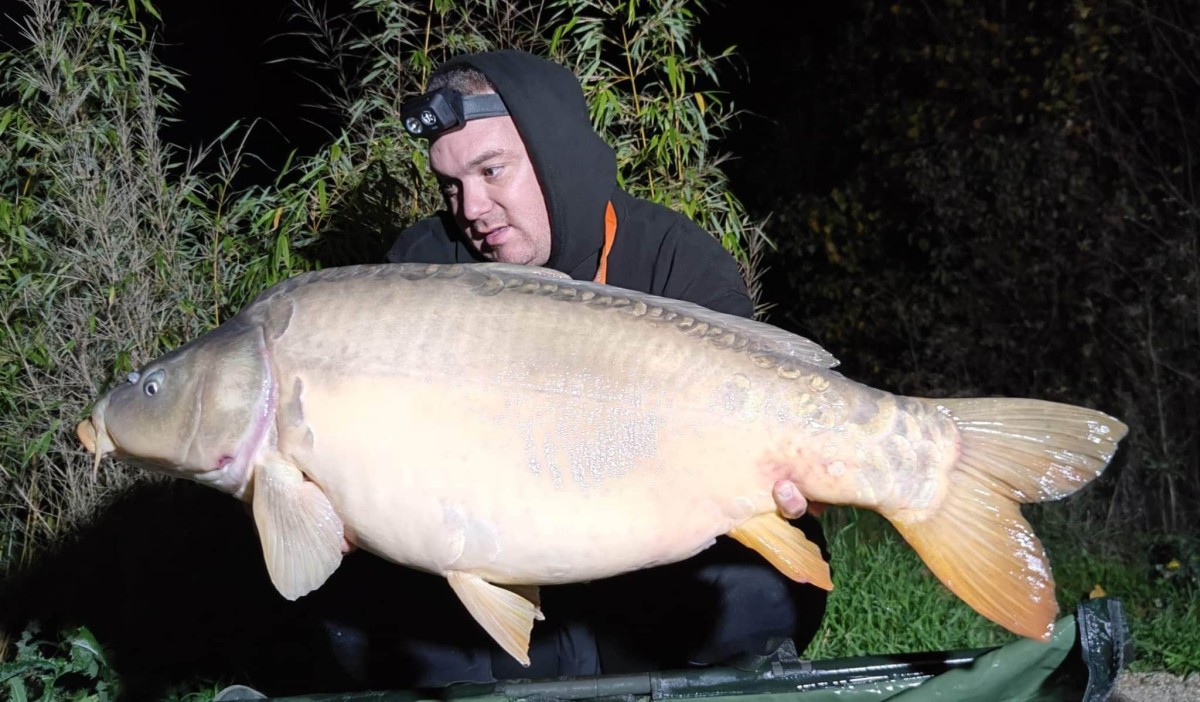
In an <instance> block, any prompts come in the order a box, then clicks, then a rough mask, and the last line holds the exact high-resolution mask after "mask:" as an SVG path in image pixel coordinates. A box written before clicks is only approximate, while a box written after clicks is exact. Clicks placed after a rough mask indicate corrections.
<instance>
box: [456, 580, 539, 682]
mask: <svg viewBox="0 0 1200 702" xmlns="http://www.w3.org/2000/svg"><path fill="white" fill-rule="evenodd" d="M446 580H448V581H449V582H450V587H451V589H453V590H454V594H456V595H458V599H460V600H462V603H463V606H465V607H466V608H467V611H468V612H470V613H471V616H472V617H474V618H475V621H477V622H479V625H480V626H482V627H483V629H484V631H486V632H487V633H488V634H489V635H490V636H491V637H492V638H493V639H495V640H496V643H498V644H500V647H501V648H503V649H504V650H505V651H507V652H508V654H509V655H510V656H512V657H513V658H515V659H517V661H518V662H519V663H520V664H521V665H523V666H525V667H529V635H530V632H532V631H533V620H534V619H540V618H541V617H540V614H541V612H540V611H539V610H538V608H537V607H536V606H535V605H534V604H533V602H531V601H530V600H528V599H526V598H525V597H522V596H521V595H518V594H517V593H516V592H513V591H512V590H510V589H507V588H504V587H500V586H498V585H493V584H491V583H489V582H488V581H486V580H484V579H483V578H481V577H479V576H478V575H472V574H470V573H462V572H458V571H451V572H449V573H447V574H446Z"/></svg>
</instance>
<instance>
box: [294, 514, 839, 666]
mask: <svg viewBox="0 0 1200 702" xmlns="http://www.w3.org/2000/svg"><path fill="white" fill-rule="evenodd" d="M793 524H794V525H795V526H798V527H800V528H801V529H802V530H804V531H805V533H806V534H807V535H808V537H809V539H810V540H812V541H813V542H814V543H816V544H817V545H818V546H820V547H821V550H822V552H824V553H825V555H826V558H828V552H827V548H826V543H825V539H824V537H823V535H822V533H821V529H820V525H819V523H818V522H817V521H816V520H815V519H814V518H812V517H810V516H807V515H806V516H804V517H801V518H800V519H799V520H795V521H793ZM826 594H827V593H826V592H825V591H824V590H821V589H819V588H817V587H815V586H812V585H800V584H796V583H794V582H792V581H791V580H788V579H787V578H786V577H784V576H783V575H782V574H780V573H779V572H778V571H776V570H775V569H774V567H772V566H771V565H770V564H768V563H767V562H766V561H765V560H764V559H763V558H762V557H761V556H759V555H758V554H757V553H755V552H753V551H751V550H749V549H747V548H746V547H744V546H742V545H741V544H738V543H737V542H735V541H733V540H732V539H728V538H719V539H718V540H717V543H716V544H714V545H713V546H711V547H710V548H708V549H706V550H705V551H703V552H701V553H699V554H697V555H696V556H694V557H693V558H691V559H688V560H687V561H684V562H681V563H675V564H671V565H666V566H660V567H657V568H652V569H649V570H644V571H637V572H633V573H628V574H625V575H621V576H617V577H613V578H607V579H604V580H599V581H594V582H591V583H579V584H572V585H558V586H554V587H546V588H543V589H542V611H543V612H544V613H545V615H546V619H545V621H540V622H535V624H534V628H533V634H532V639H531V642H530V659H531V665H530V667H529V668H525V667H522V666H521V665H520V664H519V663H517V662H516V661H515V660H514V659H513V658H512V657H511V656H509V655H508V654H507V653H505V652H504V651H503V650H502V649H500V648H499V647H498V646H497V645H496V644H495V643H494V642H493V641H492V640H491V639H490V638H489V637H488V636H487V634H486V633H484V632H483V630H482V629H481V628H480V627H479V625H478V624H477V623H476V622H475V621H474V620H473V619H471V618H470V616H469V615H468V614H467V613H466V611H465V609H464V608H463V607H462V605H461V603H459V602H458V600H457V598H456V597H455V596H454V594H453V593H452V591H451V590H450V588H449V587H448V586H447V585H446V583H445V580H444V579H442V578H438V577H435V576H431V575H426V574H422V573H417V572H415V571H411V570H409V569H407V568H401V567H398V566H395V565H392V564H388V563H384V562H382V561H380V560H379V559H376V558H375V557H373V556H370V555H369V554H363V553H358V554H354V555H353V556H351V557H349V558H347V559H346V561H345V562H344V563H343V565H342V567H341V568H340V569H339V571H338V573H336V574H335V575H334V576H333V578H331V579H330V581H329V582H327V583H326V584H325V586H324V587H322V588H321V589H320V590H318V591H317V592H314V593H313V594H311V595H309V596H308V597H305V598H302V599H301V600H300V602H301V603H304V604H303V605H302V606H303V607H304V610H305V613H304V614H303V615H302V616H307V617H312V618H314V619H315V620H316V621H318V622H319V623H320V628H321V629H322V630H323V631H324V632H325V636H327V637H328V638H327V643H328V646H329V649H328V651H329V654H330V655H331V656H332V659H333V660H332V664H333V665H334V666H335V667H336V668H337V673H338V674H339V675H342V676H344V677H345V678H346V682H345V683H343V684H344V685H355V686H358V687H360V688H363V689H365V688H371V689H388V688H390V689H397V688H399V689H411V688H420V687H440V686H443V685H447V684H451V683H455V682H468V681H469V682H492V681H495V680H503V679H512V678H553V677H559V676H579V675H598V674H619V673H635V672H647V671H655V670H673V669H680V668H687V667H693V666H707V665H714V664H720V663H722V662H725V661H728V660H730V659H733V658H736V657H738V656H743V655H747V654H753V655H762V654H765V653H769V652H770V651H771V650H773V649H774V647H776V646H777V645H778V644H779V643H780V640H781V639H784V638H790V639H792V640H793V641H794V642H795V644H796V648H797V650H798V651H801V652H803V650H804V649H805V647H807V646H808V644H809V642H810V641H811V640H812V638H813V637H814V636H815V634H816V633H817V630H818V629H819V627H820V623H821V620H822V617H823V616H824V613H825V605H826ZM305 600H309V601H308V602H306V603H305Z"/></svg>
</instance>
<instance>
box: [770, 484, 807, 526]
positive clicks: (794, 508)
mask: <svg viewBox="0 0 1200 702" xmlns="http://www.w3.org/2000/svg"><path fill="white" fill-rule="evenodd" d="M772 494H773V495H774V497H775V505H776V506H777V507H779V512H780V514H782V515H783V516H784V517H787V518H788V519H795V518H797V517H799V516H801V515H803V514H804V512H805V510H807V509H808V501H807V500H805V499H804V495H801V494H800V490H799V489H798V488H797V487H796V484H795V483H793V482H792V481H790V480H777V481H775V486H774V488H773V489H772Z"/></svg>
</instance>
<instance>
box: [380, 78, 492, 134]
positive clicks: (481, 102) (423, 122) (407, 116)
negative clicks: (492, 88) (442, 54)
mask: <svg viewBox="0 0 1200 702" xmlns="http://www.w3.org/2000/svg"><path fill="white" fill-rule="evenodd" d="M507 114H508V109H507V108H505V107H504V100H502V99H501V98H500V96H499V95H497V94H496V93H485V94H483V95H463V94H461V93H459V92H458V91H457V90H454V89H453V88H438V89H437V90H434V91H432V92H429V93H425V94H424V95H420V96H418V97H415V98H413V99H411V100H409V101H407V102H405V103H404V104H403V105H402V106H401V107H400V120H401V122H402V123H403V124H404V130H405V131H406V132H408V133H409V134H411V135H413V136H415V137H422V138H425V139H433V138H434V137H437V136H440V135H442V134H445V133H446V132H452V131H454V130H455V129H462V127H463V125H464V124H466V123H467V122H468V121H469V120H473V119H482V118H484V117H500V116H502V115H507Z"/></svg>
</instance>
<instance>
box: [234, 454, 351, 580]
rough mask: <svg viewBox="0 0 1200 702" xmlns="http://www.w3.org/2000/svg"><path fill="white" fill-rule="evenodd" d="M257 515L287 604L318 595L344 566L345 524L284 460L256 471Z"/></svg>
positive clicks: (268, 557)
mask: <svg viewBox="0 0 1200 702" xmlns="http://www.w3.org/2000/svg"><path fill="white" fill-rule="evenodd" d="M253 512H254V523H255V525H256V526H257V527H258V536H259V540H260V541H261V542H262V549H263V558H264V560H265V561H266V565H267V572H268V574H270V576H271V582H272V583H273V584H274V585H275V588H276V589H277V590H279V593H280V594H281V595H283V596H284V597H286V598H287V599H289V600H295V599H297V598H299V597H302V596H304V595H307V594H308V593H310V592H312V591H313V590H316V589H317V588H318V587H320V586H321V585H322V584H323V583H324V582H325V581H326V580H328V579H329V576H330V575H333V572H334V571H336V570H337V569H338V566H339V565H341V562H342V547H343V544H345V543H346V542H345V529H344V527H343V525H342V520H341V518H340V517H338V515H337V512H335V511H334V509H333V504H332V503H330V501H329V498H328V497H326V496H325V493H324V492H322V491H321V488H320V487H318V486H317V484H316V483H313V482H310V481H307V480H305V479H304V474H303V473H301V472H300V469H298V468H296V467H295V466H293V465H291V464H290V463H285V462H283V461H270V462H267V463H264V464H262V465H259V466H256V467H255V469H254V500H253Z"/></svg>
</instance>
